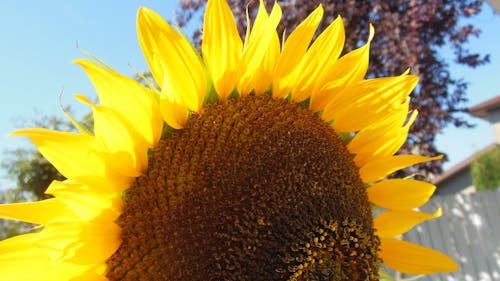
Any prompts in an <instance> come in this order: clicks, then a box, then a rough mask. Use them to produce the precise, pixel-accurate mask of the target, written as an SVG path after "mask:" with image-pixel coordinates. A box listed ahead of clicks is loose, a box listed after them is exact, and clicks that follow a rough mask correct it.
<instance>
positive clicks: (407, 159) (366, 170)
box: [359, 155, 443, 183]
mask: <svg viewBox="0 0 500 281" xmlns="http://www.w3.org/2000/svg"><path fill="white" fill-rule="evenodd" d="M441 158H443V156H442V155H440V156H436V157H425V156H420V155H396V156H388V157H381V158H378V159H375V160H373V161H371V162H369V163H367V164H366V165H364V166H363V167H361V169H360V170H359V175H360V176H361V179H362V180H363V182H365V183H369V182H374V181H377V180H380V179H382V178H383V177H385V176H388V175H390V174H392V173H393V172H395V171H397V170H400V169H404V168H406V167H409V166H412V165H415V164H419V163H423V162H427V161H431V160H438V159H441Z"/></svg>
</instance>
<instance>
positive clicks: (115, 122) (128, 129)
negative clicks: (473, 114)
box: [75, 95, 150, 177]
mask: <svg viewBox="0 0 500 281" xmlns="http://www.w3.org/2000/svg"><path fill="white" fill-rule="evenodd" d="M75 97H76V98H77V99H78V100H79V101H80V102H82V103H84V104H87V105H88V106H90V107H91V108H92V112H93V116H94V133H95V139H96V144H97V145H98V147H99V149H100V150H101V151H102V153H103V154H104V155H107V156H108V157H105V158H107V160H108V161H107V163H108V165H109V166H111V167H113V169H114V170H115V171H117V172H118V173H120V174H123V175H125V176H129V177H137V176H139V175H140V174H141V173H142V172H144V171H145V170H146V168H147V165H148V160H147V159H148V158H147V151H148V148H150V147H149V145H148V143H147V141H146V140H145V139H144V138H143V137H142V136H141V135H139V134H138V133H137V131H135V129H134V128H133V127H132V126H131V125H130V124H129V123H128V121H127V119H125V117H123V115H122V114H120V113H118V112H117V111H116V110H114V109H113V108H111V107H106V106H100V105H95V104H93V103H92V102H90V101H89V100H88V99H87V98H86V97H84V96H81V95H75Z"/></svg>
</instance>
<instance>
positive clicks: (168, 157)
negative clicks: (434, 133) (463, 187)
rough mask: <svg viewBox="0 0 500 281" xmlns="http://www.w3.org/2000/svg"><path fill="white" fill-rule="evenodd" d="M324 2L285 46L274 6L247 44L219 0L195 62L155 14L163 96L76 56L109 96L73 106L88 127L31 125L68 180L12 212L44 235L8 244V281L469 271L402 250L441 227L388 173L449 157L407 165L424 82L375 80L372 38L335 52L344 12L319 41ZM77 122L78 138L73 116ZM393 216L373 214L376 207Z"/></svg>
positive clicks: (427, 192) (210, 10) (152, 51)
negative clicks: (423, 232)
mask: <svg viewBox="0 0 500 281" xmlns="http://www.w3.org/2000/svg"><path fill="white" fill-rule="evenodd" d="M322 16H323V9H322V7H321V6H319V7H318V8H317V9H316V10H314V11H313V12H312V13H311V14H310V15H309V16H308V17H307V18H306V19H305V20H304V21H303V22H302V23H300V24H299V25H298V26H297V28H296V29H295V30H294V31H293V32H292V33H291V34H290V35H289V36H288V38H287V39H286V41H283V44H282V46H280V40H279V38H278V35H277V32H276V27H277V25H278V23H279V21H280V18H281V10H280V7H279V5H277V4H275V5H274V7H273V9H272V11H271V13H270V14H268V12H267V11H266V9H265V7H264V4H263V1H261V2H260V8H259V11H258V13H257V15H256V18H255V20H254V22H253V25H252V27H251V28H250V27H249V28H248V30H247V34H246V37H245V40H244V41H242V40H241V38H240V36H239V34H238V31H237V29H236V25H235V22H234V18H233V15H232V13H231V11H230V8H229V6H228V5H227V3H226V2H225V1H222V0H209V1H208V3H207V7H206V12H205V18H204V30H203V38H202V42H203V43H202V48H201V53H202V56H201V57H200V56H199V54H198V53H197V51H196V50H195V49H194V48H193V47H192V45H191V44H190V42H189V40H188V39H187V38H186V37H185V36H184V35H183V34H181V33H180V32H179V31H178V30H176V29H174V28H172V27H171V26H170V25H169V24H168V23H167V22H166V21H165V20H163V19H162V18H161V17H160V16H159V15H158V14H156V13H155V12H153V11H151V10H149V9H147V8H140V9H139V12H138V17H137V26H138V36H139V42H140V45H141V48H142V50H143V53H144V55H145V58H146V60H147V62H148V64H149V66H150V69H151V73H152V75H153V78H154V80H155V82H156V84H157V85H159V89H156V88H155V87H154V86H153V85H149V86H147V87H145V86H143V85H141V84H140V83H138V82H137V81H135V80H133V79H131V78H128V77H125V76H123V75H121V74H119V73H117V72H116V71H114V70H113V69H111V68H110V67H109V66H107V65H104V64H102V63H96V62H93V61H90V60H77V61H76V63H77V64H78V65H80V66H81V67H82V68H83V69H84V70H85V72H86V73H87V75H88V76H89V78H90V80H91V81H92V83H93V84H94V86H95V89H96V92H97V94H98V98H99V101H100V103H99V104H95V103H93V102H91V101H90V100H89V99H88V98H86V97H84V96H82V95H75V97H76V99H77V100H78V101H80V102H81V103H83V104H85V105H88V106H89V107H90V108H91V109H92V111H93V116H94V121H95V122H94V128H93V132H87V131H85V130H83V129H82V130H80V132H79V133H71V132H59V131H51V130H46V129H40V128H35V129H22V130H18V131H16V132H14V133H12V135H14V136H25V137H28V138H29V139H30V140H31V141H32V142H33V143H34V144H35V145H36V146H37V147H38V149H39V151H40V152H41V153H42V154H43V155H44V157H46V158H47V159H48V160H49V161H50V162H51V163H52V164H53V165H54V166H55V167H56V168H57V169H58V170H59V172H61V174H63V175H64V176H65V177H66V178H67V179H66V180H64V181H54V182H53V183H52V184H51V185H50V187H49V188H48V190H47V194H50V195H52V196H53V197H52V198H51V199H47V200H43V201H39V202H31V203H15V204H4V205H1V206H0V216H1V217H3V218H6V219H13V220H21V221H26V222H30V223H33V224H37V225H39V226H40V227H39V231H38V232H32V233H27V234H23V235H19V236H16V237H13V238H10V239H7V240H4V241H1V242H0V273H1V274H0V275H1V276H3V278H4V279H5V280H30V281H31V280H110V281H113V280H378V278H379V267H380V264H381V263H382V262H383V263H384V264H385V265H386V266H387V267H390V268H393V269H395V270H398V271H401V272H404V273H409V274H431V273H436V272H449V271H454V270H456V269H457V265H456V263H455V262H454V261H453V260H451V259H450V258H448V257H447V256H445V255H444V254H441V253H439V252H437V251H435V250H432V249H428V248H425V247H422V246H419V245H415V244H412V243H409V242H405V241H402V240H399V239H398V237H400V235H401V234H403V233H405V232H406V231H408V230H409V229H411V228H412V227H413V226H415V225H416V224H418V223H420V222H423V221H425V220H429V219H433V218H436V217H438V216H440V214H441V211H440V210H437V211H436V213H434V214H426V213H422V212H419V211H416V210H415V209H416V208H418V207H419V206H421V205H423V204H424V203H425V202H426V201H428V199H429V197H430V196H431V194H432V193H433V191H434V189H435V187H434V186H433V185H431V184H428V183H425V182H422V181H417V180H413V179H387V176H388V175H390V174H391V173H393V172H394V171H397V170H399V169H402V168H405V167H409V166H411V165H414V164H417V163H422V162H425V161H430V160H434V159H437V158H438V157H435V158H430V157H424V156H418V155H395V154H396V152H397V151H398V149H399V148H400V147H401V145H402V144H403V143H404V141H405V139H406V137H407V135H408V130H409V127H410V126H411V124H412V123H413V122H414V120H415V118H416V116H417V112H416V111H410V110H409V94H410V92H411V91H412V89H413V88H414V87H415V85H416V83H417V80H418V78H417V77H416V76H413V75H410V74H409V73H407V72H406V73H403V74H401V75H400V76H395V77H386V78H375V79H368V80H365V79H364V76H365V72H366V70H367V67H368V55H369V47H370V41H371V40H372V37H373V34H374V30H373V28H372V27H371V26H370V27H369V28H370V32H369V38H368V40H367V42H366V44H365V45H363V46H362V47H360V48H358V49H356V50H354V51H352V52H349V53H347V54H345V55H343V56H341V57H340V53H341V51H342V48H343V45H344V36H345V35H344V28H343V25H342V19H341V18H340V17H339V18H337V19H336V20H335V21H333V22H332V23H331V24H330V25H329V26H328V27H327V28H326V29H325V30H323V31H322V32H321V34H319V36H318V37H317V38H316V39H315V40H314V42H312V43H311V40H312V38H313V36H314V34H315V32H316V29H317V27H318V25H319V22H320V20H321V19H322ZM75 125H76V126H77V127H78V128H81V126H79V124H78V123H76V122H75ZM375 208H376V209H378V210H381V212H379V213H380V214H379V215H378V216H375V215H373V211H372V210H374V209H375Z"/></svg>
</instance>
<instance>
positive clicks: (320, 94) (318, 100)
mask: <svg viewBox="0 0 500 281" xmlns="http://www.w3.org/2000/svg"><path fill="white" fill-rule="evenodd" d="M374 34H375V30H374V29H373V26H372V25H370V33H369V36H368V41H367V42H366V44H365V45H364V46H362V47H360V48H358V49H356V50H354V51H352V52H349V53H348V54H346V55H344V56H342V57H341V58H340V59H339V60H338V61H336V63H334V64H332V65H331V66H330V68H328V69H325V70H324V72H323V74H322V75H321V77H320V78H319V79H318V80H317V81H316V82H315V87H314V89H313V90H312V95H311V103H310V105H309V108H310V109H311V110H313V111H314V112H317V111H321V110H323V109H324V108H325V106H326V105H327V104H328V103H330V102H331V101H332V100H334V99H335V98H337V97H338V96H342V95H340V94H339V93H340V92H341V91H342V90H343V89H344V88H347V87H349V86H351V85H354V84H355V83H357V82H358V81H360V80H361V79H363V77H364V76H365V74H366V71H367V69H368V61H369V54H370V42H371V40H372V39H373V35H374Z"/></svg>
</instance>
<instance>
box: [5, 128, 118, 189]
mask: <svg viewBox="0 0 500 281" xmlns="http://www.w3.org/2000/svg"><path fill="white" fill-rule="evenodd" d="M11 136H25V137H28V138H29V139H30V140H31V141H32V142H33V143H34V144H35V145H36V146H37V148H38V150H39V151H40V153H41V154H42V155H43V156H44V157H45V158H47V160H48V161H49V162H50V163H52V164H53V165H54V166H55V167H56V169H57V170H58V171H59V172H60V173H61V174H63V175H64V176H65V177H66V178H78V177H81V176H85V175H95V176H102V177H105V178H109V179H115V178H116V177H118V175H117V174H116V173H115V172H114V171H111V170H110V169H109V167H108V166H107V165H106V163H105V162H104V160H103V159H102V157H101V155H99V154H98V152H97V151H96V150H95V139H94V137H92V136H87V135H80V134H75V133H68V132H57V131H52V130H47V129H40V128H38V129H22V130H17V131H15V132H13V133H11ZM116 182H123V180H122V179H116Z"/></svg>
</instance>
